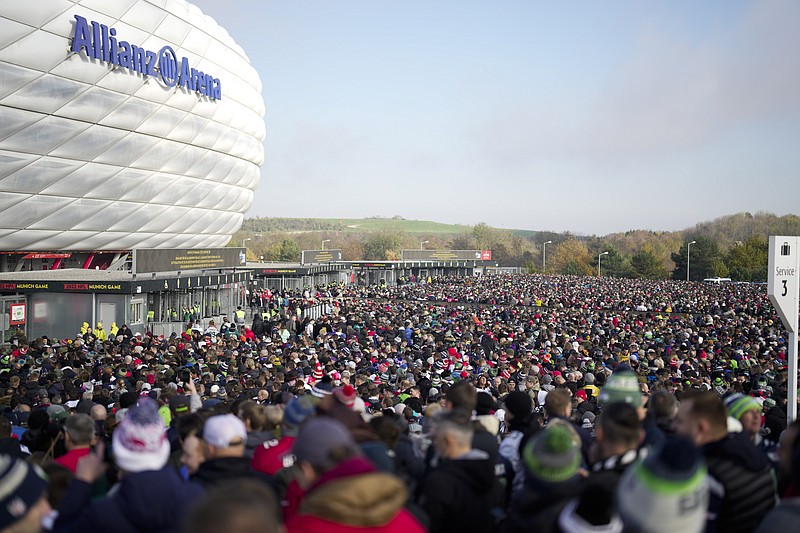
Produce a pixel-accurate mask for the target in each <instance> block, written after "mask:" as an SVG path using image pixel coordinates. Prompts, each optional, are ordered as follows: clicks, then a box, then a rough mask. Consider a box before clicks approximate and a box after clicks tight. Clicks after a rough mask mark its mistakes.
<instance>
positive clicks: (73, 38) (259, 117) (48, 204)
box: [0, 0, 266, 251]
mask: <svg viewBox="0 0 800 533" xmlns="http://www.w3.org/2000/svg"><path fill="white" fill-rule="evenodd" d="M173 52H174V55H172V53H173ZM264 112H265V106H264V101H263V98H262V96H261V81H260V79H259V77H258V73H257V72H256V71H255V69H253V67H252V66H251V65H250V63H249V59H248V58H247V56H246V54H245V52H244V51H243V50H242V48H241V47H240V46H239V45H237V44H236V43H235V42H234V41H233V39H232V38H231V36H230V35H229V34H228V33H227V31H225V30H224V29H223V28H221V27H220V26H219V25H218V24H217V23H216V22H215V21H214V20H213V19H212V18H211V17H208V16H206V15H204V14H203V13H202V12H201V11H200V10H199V9H198V8H197V7H196V6H193V5H191V4H188V3H186V2H185V1H184V0H114V1H112V2H109V1H108V0H75V1H69V0H47V1H46V2H2V3H0V250H25V251H28V250H30V251H35V250H121V249H130V248H134V247H141V246H146V247H153V248H159V247H169V248H179V247H191V246H204V247H209V246H222V245H224V244H226V243H227V242H228V241H229V240H230V237H231V235H232V234H233V233H234V232H235V231H236V230H237V229H238V228H239V227H240V226H241V224H242V221H243V219H244V213H245V212H246V211H247V209H249V207H250V205H251V204H252V201H253V191H254V190H255V188H256V186H257V185H258V182H259V179H260V170H259V166H260V165H261V163H262V161H263V158H264V149H263V141H264V138H265V135H266V134H265V132H266V127H265V124H264Z"/></svg>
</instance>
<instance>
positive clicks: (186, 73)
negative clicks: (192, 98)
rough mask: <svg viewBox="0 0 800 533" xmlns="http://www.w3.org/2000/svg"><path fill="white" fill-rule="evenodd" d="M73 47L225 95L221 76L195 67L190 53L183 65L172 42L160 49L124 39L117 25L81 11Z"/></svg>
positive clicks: (185, 85)
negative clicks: (106, 22) (120, 37)
mask: <svg viewBox="0 0 800 533" xmlns="http://www.w3.org/2000/svg"><path fill="white" fill-rule="evenodd" d="M70 50H72V51H73V52H76V53H80V52H84V53H85V54H86V56H87V57H91V58H92V59H97V60H99V61H103V62H105V63H110V64H111V65H118V66H120V67H125V68H127V69H128V70H130V71H131V72H137V73H139V74H144V75H146V76H152V77H156V76H158V77H159V78H160V79H161V81H162V82H163V83H164V85H166V86H167V87H175V86H176V85H177V86H179V87H182V88H184V89H187V90H189V91H197V92H198V93H200V94H201V95H203V96H208V97H209V98H213V99H214V100H219V99H221V98H222V86H221V84H220V81H219V78H215V77H213V76H211V75H209V74H206V73H204V72H202V71H200V70H197V69H194V68H191V66H190V65H189V60H188V59H187V58H186V57H182V58H181V60H180V65H179V64H178V57H177V54H176V53H175V50H173V49H172V47H171V46H169V45H165V46H163V47H162V48H161V50H160V51H158V52H153V51H151V50H145V49H144V48H142V47H141V46H137V45H135V44H131V43H129V42H127V41H124V40H120V39H119V38H118V37H117V30H116V29H115V28H113V27H111V28H109V27H108V26H106V25H105V24H101V23H99V22H97V21H94V20H93V21H91V22H89V21H87V20H86V18H84V17H82V16H80V15H75V34H74V36H73V38H72V46H71V47H70Z"/></svg>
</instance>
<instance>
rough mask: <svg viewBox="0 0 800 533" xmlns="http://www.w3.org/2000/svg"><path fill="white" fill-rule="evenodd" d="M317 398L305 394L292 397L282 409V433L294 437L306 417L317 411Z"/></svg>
mask: <svg viewBox="0 0 800 533" xmlns="http://www.w3.org/2000/svg"><path fill="white" fill-rule="evenodd" d="M317 401H318V398H316V397H315V396H311V395H310V394H305V395H303V396H300V397H297V398H292V399H291V400H289V403H287V404H286V408H285V409H284V410H283V435H284V436H287V437H296V436H297V431H298V430H299V429H300V424H302V423H303V422H304V421H305V420H306V418H308V417H310V416H313V415H314V414H315V413H316V412H317Z"/></svg>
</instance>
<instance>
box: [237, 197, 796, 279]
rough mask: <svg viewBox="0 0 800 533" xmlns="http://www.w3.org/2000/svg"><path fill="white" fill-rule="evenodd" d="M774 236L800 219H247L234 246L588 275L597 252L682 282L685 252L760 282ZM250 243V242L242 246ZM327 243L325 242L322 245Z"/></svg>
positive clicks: (608, 268) (616, 268) (608, 261)
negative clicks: (578, 228) (595, 227)
mask: <svg viewBox="0 0 800 533" xmlns="http://www.w3.org/2000/svg"><path fill="white" fill-rule="evenodd" d="M769 235H800V217H798V216H797V215H785V216H778V215H775V214H772V213H756V214H755V215H753V214H751V213H736V214H733V215H728V216H724V217H720V218H717V219H715V220H711V221H705V222H699V223H698V224H696V225H695V226H693V227H690V228H686V229H684V230H681V231H674V232H668V231H646V230H630V231H626V232H622V233H613V234H609V235H605V236H597V235H592V236H575V235H572V234H570V233H555V232H551V231H542V230H531V229H516V230H507V229H497V228H492V227H491V226H488V225H487V224H478V225H476V226H463V225H457V224H442V223H438V222H432V221H424V220H404V219H402V218H400V217H393V218H381V217H372V218H364V219H302V218H250V219H247V220H245V221H244V224H243V225H242V228H241V229H240V231H239V232H237V234H236V235H234V238H233V239H232V240H231V243H230V246H240V245H241V243H242V242H246V243H247V248H248V254H249V257H251V259H256V258H259V259H260V258H261V257H263V258H264V260H269V261H297V260H298V259H299V255H300V250H315V249H319V248H320V247H321V246H323V244H324V245H326V248H335V249H341V250H342V255H343V257H344V259H345V260H353V261H354V260H361V259H374V260H377V259H396V258H399V257H400V251H401V250H403V249H411V248H413V249H417V248H420V247H422V248H426V249H458V250H472V249H476V250H492V253H493V259H494V260H495V261H496V262H498V263H501V264H503V265H505V266H520V267H524V268H526V269H527V270H529V271H541V270H542V268H544V266H545V264H544V261H543V260H544V257H543V248H544V246H543V244H544V243H545V242H548V246H547V262H546V267H547V272H564V273H573V274H591V273H592V272H596V268H597V267H596V265H597V260H598V254H600V253H601V252H609V253H608V254H607V256H606V257H605V259H603V274H604V275H611V276H620V277H647V278H665V277H670V276H673V277H675V278H676V279H682V276H683V277H685V270H686V266H685V265H686V249H687V244H686V243H688V242H690V241H696V242H695V246H694V247H693V248H692V251H691V252H692V255H691V277H692V278H698V277H699V279H702V278H703V277H709V276H712V275H714V276H716V275H719V276H730V277H733V278H734V279H740V280H748V281H762V280H763V279H765V278H766V243H767V237H768V236H769ZM245 239H249V241H244V240H245ZM323 241H324V242H323Z"/></svg>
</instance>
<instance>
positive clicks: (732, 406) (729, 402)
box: [725, 392, 761, 420]
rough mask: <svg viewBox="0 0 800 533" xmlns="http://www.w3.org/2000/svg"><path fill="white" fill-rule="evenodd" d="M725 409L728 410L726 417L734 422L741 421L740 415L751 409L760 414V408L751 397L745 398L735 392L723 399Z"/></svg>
mask: <svg viewBox="0 0 800 533" xmlns="http://www.w3.org/2000/svg"><path fill="white" fill-rule="evenodd" d="M725 407H727V408H728V416H732V417H733V418H735V419H736V420H741V418H742V415H743V414H745V413H746V412H747V411H749V410H751V409H755V410H756V411H758V412H761V406H760V405H758V402H757V401H756V400H755V398H753V397H752V396H746V395H744V394H742V393H741V392H736V393H734V394H731V395H729V396H727V397H726V398H725Z"/></svg>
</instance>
